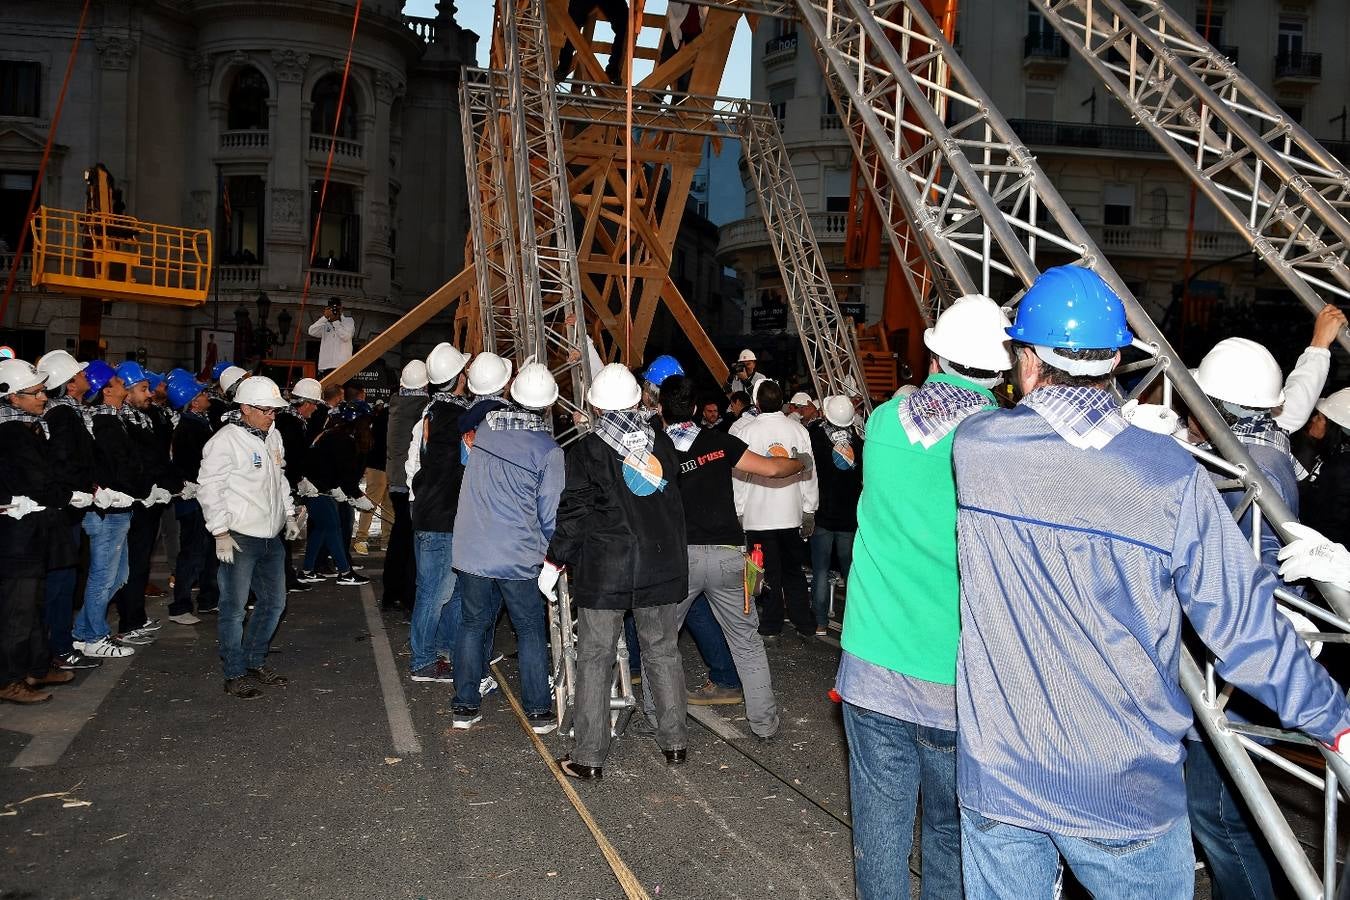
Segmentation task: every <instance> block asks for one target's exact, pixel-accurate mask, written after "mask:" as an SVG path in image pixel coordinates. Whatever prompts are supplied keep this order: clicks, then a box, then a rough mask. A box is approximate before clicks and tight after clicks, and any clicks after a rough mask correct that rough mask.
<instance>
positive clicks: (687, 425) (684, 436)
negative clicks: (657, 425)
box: [666, 422, 703, 453]
mask: <svg viewBox="0 0 1350 900" xmlns="http://www.w3.org/2000/svg"><path fill="white" fill-rule="evenodd" d="M702 430H703V429H702V428H699V427H698V426H697V425H695V424H694V423H693V422H676V423H675V424H674V425H668V426H666V434H667V435H668V436H669V437H670V439H671V441H672V442H674V444H675V449H676V450H678V451H680V452H681V453H685V452H687V451H688V450H689V448H690V447H692V446H694V438H696V437H698V433H699V432H700V431H702Z"/></svg>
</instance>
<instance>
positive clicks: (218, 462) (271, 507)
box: [197, 424, 295, 538]
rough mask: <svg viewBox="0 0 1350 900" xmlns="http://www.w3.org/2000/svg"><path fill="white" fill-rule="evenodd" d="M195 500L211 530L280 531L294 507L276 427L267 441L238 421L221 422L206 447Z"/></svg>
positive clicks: (273, 533)
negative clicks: (224, 423) (261, 439)
mask: <svg viewBox="0 0 1350 900" xmlns="http://www.w3.org/2000/svg"><path fill="white" fill-rule="evenodd" d="M197 502H198V503H200V504H201V505H202V514H203V515H204V516H205V517H206V530H207V531H209V532H210V533H211V534H222V533H224V532H226V531H233V532H236V533H238V534H243V535H247V536H249V537H256V538H273V537H276V536H277V535H278V534H280V533H281V530H282V528H284V527H285V525H286V518H287V517H288V516H291V515H294V513H295V507H294V506H293V505H292V502H291V488H290V485H289V484H288V483H287V482H286V454H285V451H284V450H283V449H282V445H281V434H280V433H279V432H278V431H277V429H276V426H273V427H272V428H270V429H268V431H267V440H266V441H260V440H258V438H257V437H255V436H254V435H253V434H251V433H250V432H249V431H248V430H247V429H246V428H243V427H241V426H239V425H234V424H226V425H223V426H221V429H220V430H219V431H217V432H216V433H215V435H213V436H212V438H211V440H209V441H207V442H206V448H205V449H204V450H203V451H202V467H201V471H200V472H199V473H198V474H197Z"/></svg>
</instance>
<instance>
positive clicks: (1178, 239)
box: [1088, 225, 1249, 259]
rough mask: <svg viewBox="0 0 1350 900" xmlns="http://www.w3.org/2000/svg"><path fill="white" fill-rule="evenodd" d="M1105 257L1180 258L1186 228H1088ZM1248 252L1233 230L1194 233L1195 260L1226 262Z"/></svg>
mask: <svg viewBox="0 0 1350 900" xmlns="http://www.w3.org/2000/svg"><path fill="white" fill-rule="evenodd" d="M1088 231H1089V232H1091V233H1092V236H1093V238H1094V239H1096V241H1097V243H1098V245H1099V246H1100V247H1101V248H1102V250H1103V251H1105V252H1106V253H1108V254H1112V253H1114V254H1118V255H1125V256H1133V255H1138V256H1149V257H1157V258H1159V259H1163V258H1168V257H1170V258H1173V259H1181V258H1183V257H1185V255H1186V229H1184V228H1159V227H1158V226H1156V225H1097V226H1091V227H1089V229H1088ZM1248 249H1249V245H1248V243H1247V239H1246V238H1244V237H1243V236H1242V235H1240V234H1238V233H1237V232H1236V231H1197V232H1195V240H1194V242H1193V243H1192V244H1191V253H1192V255H1193V256H1195V257H1196V258H1197V259H1226V258H1227V257H1230V256H1237V255H1239V254H1241V253H1243V252H1244V251H1246V250H1248Z"/></svg>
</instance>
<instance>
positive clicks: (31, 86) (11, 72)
mask: <svg viewBox="0 0 1350 900" xmlns="http://www.w3.org/2000/svg"><path fill="white" fill-rule="evenodd" d="M41 110H42V64H41V63H35V62H22V61H19V60H0V116H24V117H27V118H30V119H35V118H37V117H38V115H39V114H40V113H41Z"/></svg>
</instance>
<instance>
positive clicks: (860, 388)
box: [739, 104, 872, 413]
mask: <svg viewBox="0 0 1350 900" xmlns="http://www.w3.org/2000/svg"><path fill="white" fill-rule="evenodd" d="M739 118H740V122H739V124H740V129H739V131H740V136H741V142H742V144H741V158H742V159H743V160H745V164H746V169H747V170H748V171H749V173H750V180H751V182H752V183H753V185H754V188H755V194H756V197H757V199H758V201H759V212H760V215H761V216H763V217H764V228H765V230H766V231H767V232H768V235H769V242H770V243H771V244H772V245H773V254H774V256H775V257H776V258H777V260H778V269H779V271H780V272H781V273H782V276H783V290H784V292H785V293H786V294H787V299H788V305H789V306H790V307H791V308H792V315H793V318H794V319H795V320H796V324H797V333H798V334H799V335H800V336H801V340H802V349H803V350H805V352H806V366H807V370H808V371H809V372H810V373H811V377H812V379H813V380H814V382H815V386H816V396H818V397H820V398H821V399H822V400H823V399H824V398H825V397H830V396H835V395H843V396H848V395H849V394H850V393H851V392H850V391H849V384H850V380H851V383H852V386H853V388H854V391H853V393H858V394H861V395H862V401H863V405H864V408H865V409H866V411H867V412H869V413H870V412H871V411H872V401H871V398H870V397H869V396H868V393H867V391H866V390H864V386H865V382H864V381H863V375H862V366H861V365H859V363H858V349H857V345H856V337H855V334H854V330H853V328H852V327H850V326H849V324H848V322H847V321H846V320H845V319H844V317H843V315H842V314H841V313H840V312H839V303H838V301H837V300H836V299H835V295H834V285H833V284H831V283H830V273H829V271H828V270H827V269H826V267H825V257H824V255H823V254H822V253H821V252H820V245H819V244H818V243H816V233H815V231H814V229H812V227H811V219H810V217H809V216H808V215H807V213H806V203H805V202H804V201H803V200H802V192H801V188H800V187H798V185H797V179H796V177H795V176H794V175H793V173H792V162H791V160H790V159H789V157H788V152H787V147H785V146H784V145H783V136H782V134H781V133H779V131H778V121H777V119H775V118H774V117H773V114H772V113H771V112H770V111H769V109H768V108H767V107H765V106H764V105H763V104H755V105H754V107H753V108H750V107H749V105H748V104H747V109H746V110H745V112H744V113H743V114H742V115H741V116H740V117H739Z"/></svg>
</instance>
